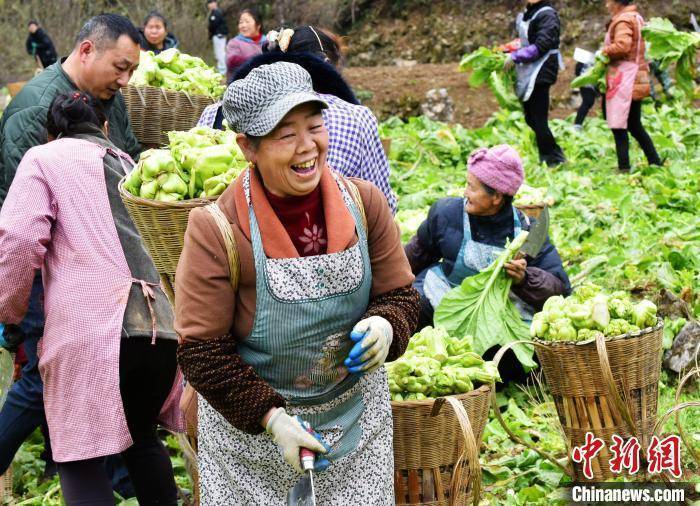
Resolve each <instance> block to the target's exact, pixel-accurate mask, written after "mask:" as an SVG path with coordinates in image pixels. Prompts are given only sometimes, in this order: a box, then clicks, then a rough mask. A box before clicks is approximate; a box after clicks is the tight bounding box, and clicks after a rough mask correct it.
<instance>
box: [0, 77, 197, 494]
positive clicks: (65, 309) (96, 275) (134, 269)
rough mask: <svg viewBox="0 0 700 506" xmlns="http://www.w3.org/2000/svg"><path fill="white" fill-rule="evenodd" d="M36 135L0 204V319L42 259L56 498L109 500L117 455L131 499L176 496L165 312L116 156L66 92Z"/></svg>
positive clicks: (177, 419)
mask: <svg viewBox="0 0 700 506" xmlns="http://www.w3.org/2000/svg"><path fill="white" fill-rule="evenodd" d="M47 130H48V133H49V139H52V138H55V139H56V140H52V141H51V142H49V143H48V144H44V145H40V146H35V147H33V148H31V149H30V150H29V151H27V153H26V154H25V156H24V158H23V159H22V161H21V163H20V164H19V168H18V170H17V175H16V176H15V178H14V180H13V182H12V185H11V186H10V189H9V192H8V194H7V198H6V199H5V203H4V205H3V207H2V210H1V211H0V322H2V323H3V324H5V325H11V324H17V323H19V322H20V321H22V319H23V317H24V314H25V312H26V311H27V306H28V300H29V292H30V290H31V287H32V280H33V279H34V275H35V272H36V271H37V270H39V269H41V273H42V279H43V284H44V312H45V317H46V323H45V326H44V335H43V337H42V338H41V341H40V343H39V371H40V372H41V376H42V379H43V382H44V408H45V411H46V419H47V422H48V426H49V432H50V435H51V449H52V451H53V458H54V460H55V461H56V462H57V463H58V472H59V477H60V480H61V488H62V492H63V497H64V499H65V501H66V504H68V506H73V505H79V504H80V505H82V504H90V505H95V506H102V505H110V506H111V505H113V504H114V497H113V493H112V486H111V483H110V480H109V478H108V475H107V471H106V469H105V466H104V461H105V457H106V456H108V455H114V454H117V453H119V454H121V455H122V457H123V458H124V461H125V463H126V466H127V468H128V470H129V474H130V477H131V479H132V482H133V484H134V488H135V490H136V496H137V498H138V500H139V503H140V504H164V505H173V506H174V505H176V504H177V487H176V485H175V480H174V476H173V469H172V465H171V463H170V458H169V456H168V452H167V450H166V449H165V447H164V446H163V444H162V442H161V441H160V439H159V437H158V435H157V432H156V426H157V423H159V422H160V423H162V424H163V425H165V426H167V427H168V428H170V429H172V430H182V429H183V425H184V423H183V422H184V420H183V417H182V415H181V413H180V412H179V408H178V402H179V398H180V393H181V391H182V386H181V385H182V380H181V375H180V373H179V371H178V368H177V360H176V351H177V336H176V334H175V331H174V330H173V314H172V309H171V307H170V304H169V303H168V301H167V299H166V297H165V294H164V293H163V292H162V290H161V289H160V288H159V286H158V279H159V278H158V274H157V272H156V269H155V267H154V265H153V262H152V261H151V259H150V258H149V256H148V254H147V253H146V251H145V249H144V246H143V244H142V243H141V239H140V236H139V235H138V232H137V231H136V228H135V226H134V224H133V222H132V221H131V219H130V218H129V215H128V213H127V212H126V209H125V207H124V204H123V203H122V201H121V199H120V197H119V192H118V190H117V184H118V182H119V180H120V179H121V178H122V177H123V176H124V174H125V173H127V172H128V171H130V170H131V168H132V166H133V161H132V160H131V158H130V157H129V155H127V154H125V153H124V152H122V151H121V150H119V149H118V148H117V147H115V146H114V145H113V144H112V143H111V142H110V141H109V140H108V138H107V135H106V130H107V122H106V119H105V113H104V111H103V110H102V108H101V105H100V104H99V102H98V101H96V100H95V99H93V98H92V97H91V96H90V95H88V94H86V93H83V92H79V91H75V92H69V93H65V94H61V95H57V97H56V98H55V99H54V101H53V102H52V104H51V106H50V107H49V113H48V120H47Z"/></svg>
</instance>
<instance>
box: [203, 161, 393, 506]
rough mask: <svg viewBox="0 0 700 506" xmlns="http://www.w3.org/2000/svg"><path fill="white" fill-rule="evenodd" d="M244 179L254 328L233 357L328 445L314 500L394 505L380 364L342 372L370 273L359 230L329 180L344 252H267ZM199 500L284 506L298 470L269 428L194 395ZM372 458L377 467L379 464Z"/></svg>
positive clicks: (388, 414) (387, 407)
mask: <svg viewBox="0 0 700 506" xmlns="http://www.w3.org/2000/svg"><path fill="white" fill-rule="evenodd" d="M245 177H246V179H245V183H246V184H245V185H244V187H245V189H246V197H247V199H248V209H249V218H250V230H251V242H252V246H253V256H254V260H255V272H256V306H255V319H254V322H253V329H252V331H251V333H250V335H249V336H248V337H247V339H245V340H244V341H243V342H242V343H240V344H239V345H238V353H239V354H240V356H241V358H242V359H243V360H244V361H245V362H246V363H247V364H249V365H250V366H251V367H253V369H254V370H255V372H256V373H257V374H258V375H259V376H261V377H262V379H264V380H265V381H266V382H267V383H269V384H270V385H271V386H272V387H273V388H274V389H275V390H277V391H278V392H279V393H280V394H281V395H282V396H283V397H285V399H287V402H288V406H287V411H288V412H289V413H290V414H298V415H300V416H302V417H303V418H304V419H305V420H307V421H308V422H309V423H310V424H311V425H312V427H314V429H315V430H317V431H318V432H319V433H321V435H323V437H324V438H325V439H326V441H327V442H328V443H329V444H330V445H331V447H332V450H331V452H330V453H329V454H328V455H327V458H328V459H329V460H330V461H331V466H330V467H329V469H328V470H327V471H325V472H323V473H319V474H318V480H317V482H316V494H317V502H318V504H319V505H320V504H349V503H351V502H357V501H358V500H359V501H360V503H362V504H382V505H383V504H392V501H393V481H392V469H393V452H392V420H391V407H390V404H389V392H388V386H387V380H386V374H385V371H384V369H383V368H381V369H379V370H378V371H376V372H374V373H369V374H365V375H350V374H349V373H348V370H347V368H346V367H345V366H344V365H343V360H344V359H345V358H346V357H347V355H348V353H349V351H350V349H351V348H352V346H353V344H354V343H353V342H352V341H351V339H350V337H349V334H350V331H351V330H352V328H353V326H354V325H355V324H356V323H357V322H358V321H359V320H360V319H361V317H362V315H363V314H364V313H365V311H366V309H367V305H368V302H369V294H370V289H371V285H372V272H371V264H370V259H369V252H368V246H367V236H366V231H365V229H364V227H363V225H362V219H361V215H360V212H359V210H358V208H357V206H356V205H355V202H354V201H353V200H352V198H351V197H350V194H349V192H348V191H347V189H346V188H345V185H344V184H342V183H341V182H340V181H339V180H337V183H338V186H339V188H340V190H341V192H342V195H343V199H344V201H345V204H346V206H347V208H348V209H349V210H350V212H351V214H352V216H353V218H354V220H355V228H356V231H357V235H358V237H359V241H358V242H357V244H355V245H354V246H352V247H350V248H348V249H347V250H345V251H341V252H338V253H331V254H325V255H317V256H310V257H299V258H282V259H273V258H267V256H266V255H265V252H264V249H263V243H262V238H261V236H260V229H259V226H258V222H257V219H256V216H255V212H254V210H253V206H252V205H250V186H249V184H248V183H249V179H248V177H249V174H247V175H246V176H245ZM199 409H200V411H199V437H200V440H199V444H200V447H199V462H200V464H199V465H200V480H201V495H202V504H203V505H206V504H284V501H285V498H286V494H287V491H288V489H289V488H290V487H292V486H293V485H294V483H295V481H296V480H297V479H298V478H299V476H298V475H297V474H296V473H295V471H294V470H293V469H292V468H291V467H290V466H289V465H288V464H287V463H285V462H284V460H283V458H282V455H281V453H280V451H279V448H278V447H277V445H276V444H275V443H274V442H273V441H272V439H271V437H270V436H269V435H267V434H261V435H250V434H247V433H244V432H242V431H239V430H237V429H236V428H234V427H233V426H231V425H230V424H229V423H228V422H227V421H226V420H225V419H224V418H223V417H222V416H221V414H220V413H218V412H217V411H216V410H214V409H213V408H212V407H211V406H209V404H208V403H207V402H206V401H205V400H204V399H203V398H202V397H201V396H199ZM377 461H379V463H380V464H381V467H377V466H378V464H377Z"/></svg>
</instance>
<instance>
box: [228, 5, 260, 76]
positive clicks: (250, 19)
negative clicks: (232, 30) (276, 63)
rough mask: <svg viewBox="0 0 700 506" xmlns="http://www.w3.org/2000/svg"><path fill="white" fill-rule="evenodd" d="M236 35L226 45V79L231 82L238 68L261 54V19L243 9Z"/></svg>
mask: <svg viewBox="0 0 700 506" xmlns="http://www.w3.org/2000/svg"><path fill="white" fill-rule="evenodd" d="M238 32H239V33H238V35H236V36H235V37H234V38H232V39H231V40H229V41H228V44H227V45H226V77H227V82H229V83H230V82H231V80H232V78H233V74H234V73H235V72H236V70H237V69H238V67H240V66H241V65H243V64H244V63H245V62H246V61H248V60H249V59H251V58H252V57H254V56H257V55H259V54H260V53H262V47H263V44H264V43H265V40H266V39H265V36H264V35H263V24H262V17H261V16H260V14H259V13H258V11H256V10H255V9H244V10H243V11H241V15H240V17H239V18H238Z"/></svg>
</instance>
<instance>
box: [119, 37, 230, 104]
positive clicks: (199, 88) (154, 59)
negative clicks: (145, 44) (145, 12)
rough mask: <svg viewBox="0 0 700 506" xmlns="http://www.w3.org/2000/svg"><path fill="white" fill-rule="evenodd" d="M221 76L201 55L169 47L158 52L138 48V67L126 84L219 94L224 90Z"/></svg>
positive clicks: (207, 94) (214, 96)
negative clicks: (139, 52)
mask: <svg viewBox="0 0 700 506" xmlns="http://www.w3.org/2000/svg"><path fill="white" fill-rule="evenodd" d="M223 79H224V76H222V75H221V74H219V73H218V72H217V71H216V70H214V69H213V68H212V67H210V66H209V65H207V64H206V63H205V62H204V60H202V59H201V58H198V57H196V56H190V55H188V54H185V53H181V52H180V51H179V50H177V49H175V48H170V49H166V50H165V51H163V52H161V53H159V54H157V55H154V54H153V51H141V59H140V60H139V67H138V69H136V72H134V75H133V76H132V77H131V81H130V82H129V84H131V85H133V86H155V87H157V88H165V89H168V90H173V91H185V92H187V93H193V94H195V95H206V96H209V97H213V98H218V97H220V96H222V95H223V94H224V91H226V86H224V85H223V84H222V83H223Z"/></svg>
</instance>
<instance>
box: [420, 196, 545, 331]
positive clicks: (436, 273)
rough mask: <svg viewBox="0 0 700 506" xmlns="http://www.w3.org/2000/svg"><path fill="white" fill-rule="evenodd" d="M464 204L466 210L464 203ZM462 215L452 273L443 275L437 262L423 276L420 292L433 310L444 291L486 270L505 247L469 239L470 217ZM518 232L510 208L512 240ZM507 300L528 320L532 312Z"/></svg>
mask: <svg viewBox="0 0 700 506" xmlns="http://www.w3.org/2000/svg"><path fill="white" fill-rule="evenodd" d="M464 204H465V207H466V201H465V203H464ZM463 214H464V217H463V230H464V238H463V240H462V246H461V247H460V249H459V254H458V255H457V259H456V260H455V263H454V267H453V269H452V272H450V274H449V276H448V275H446V274H445V270H444V266H443V264H442V262H439V263H437V264H435V265H433V266H431V267H429V268H428V270H427V272H426V273H425V279H424V280H423V286H422V291H423V294H424V295H425V297H426V298H427V299H428V300H429V301H430V305H431V306H433V308H437V307H438V306H439V305H440V302H441V301H442V298H443V297H444V296H445V294H446V293H447V292H449V291H450V290H452V289H453V288H455V287H456V286H459V285H460V284H461V283H462V281H464V279H465V278H468V277H470V276H473V275H474V274H477V273H479V272H481V271H482V270H484V269H486V268H487V267H488V266H489V265H491V264H492V263H493V262H494V261H495V260H496V259H497V258H498V256H499V255H500V254H501V253H503V251H504V250H505V248H504V247H500V246H492V245H490V244H484V243H481V242H476V241H475V240H474V239H473V237H472V231H471V225H470V224H469V214H468V213H467V211H466V209H465V211H464V212H463ZM521 230H522V223H521V222H520V218H519V217H518V212H517V210H516V209H515V207H513V237H515V236H517V235H518V234H519V233H520V231H521ZM509 297H510V299H511V300H512V301H513V303H514V304H515V306H516V307H517V308H518V311H519V312H520V316H521V317H522V318H523V320H526V321H531V320H532V315H533V314H534V309H533V308H532V307H531V306H530V305H529V304H527V303H525V302H524V301H523V300H521V299H520V298H519V297H518V296H517V295H515V294H513V293H512V292H511V293H510V295H509Z"/></svg>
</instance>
